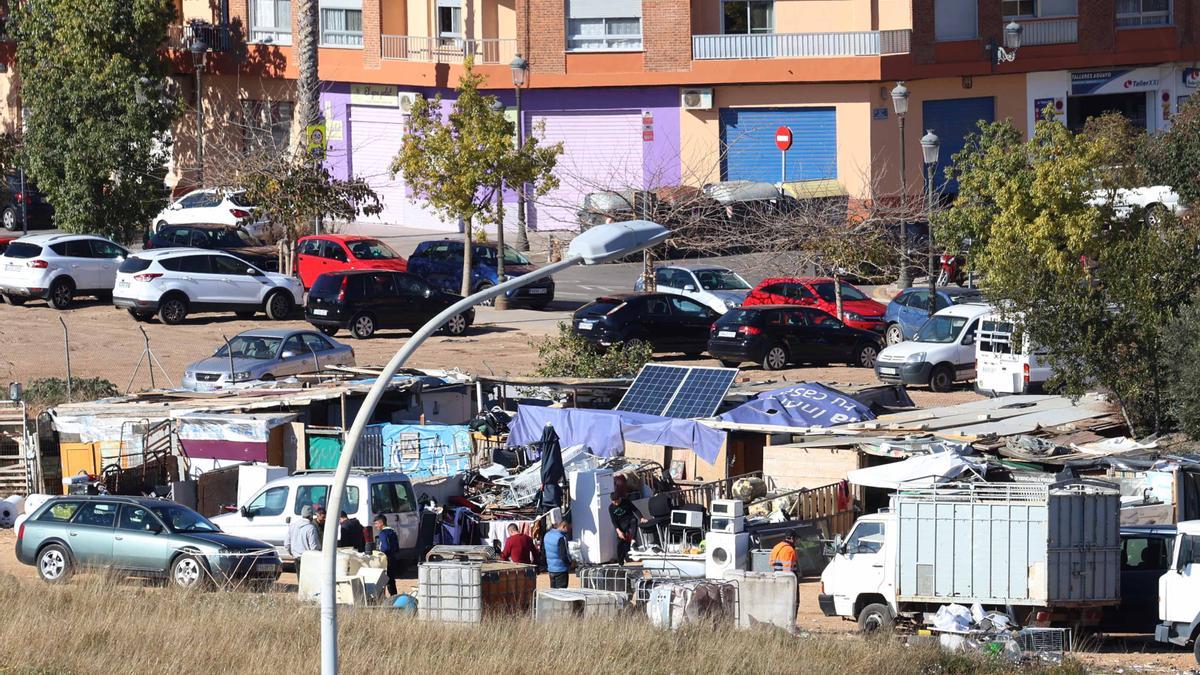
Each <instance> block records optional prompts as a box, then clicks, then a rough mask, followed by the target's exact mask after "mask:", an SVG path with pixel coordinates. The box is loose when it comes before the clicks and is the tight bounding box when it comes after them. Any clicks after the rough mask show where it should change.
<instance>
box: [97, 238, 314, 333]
mask: <svg viewBox="0 0 1200 675" xmlns="http://www.w3.org/2000/svg"><path fill="white" fill-rule="evenodd" d="M303 298H304V288H303V287H302V286H301V285H300V280H299V279H296V278H294V277H289V276H284V275H282V274H276V273H274V272H264V271H262V270H260V269H258V268H257V267H255V266H254V265H251V264H250V263H248V262H246V261H245V260H242V259H240V258H235V257H234V256H232V255H229V254H228V253H221V252H219V251H206V250H204V249H199V248H162V249H154V250H152V251H142V252H141V253H138V254H137V255H135V256H131V257H129V258H128V259H127V260H125V262H123V263H121V268H120V270H118V272H117V284H116V287H115V288H114V289H113V304H114V305H116V306H117V307H121V308H124V309H126V310H128V311H129V313H130V315H132V316H133V318H135V319H137V320H138V321H147V320H149V319H150V317H151V316H154V315H155V314H158V318H159V320H160V321H162V322H163V323H165V324H167V325H171V326H173V325H175V324H178V323H180V322H182V321H183V319H184V318H185V317H186V316H187V315H188V314H189V313H192V312H234V313H236V314H237V315H238V316H239V317H241V318H250V317H252V316H254V313H255V312H257V311H260V310H262V311H264V312H266V313H267V316H268V317H270V318H272V319H275V320H282V319H286V318H288V315H290V314H291V313H292V310H293V309H295V308H296V307H297V306H299V305H301V304H303Z"/></svg>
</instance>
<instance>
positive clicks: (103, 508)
mask: <svg viewBox="0 0 1200 675" xmlns="http://www.w3.org/2000/svg"><path fill="white" fill-rule="evenodd" d="M116 521H117V505H116V504H109V503H107V502H88V503H87V504H84V505H83V508H81V509H79V512H78V513H76V514H75V518H73V519H72V520H71V522H72V523H73V524H75V525H92V526H94V527H112V526H113V523H115V522H116Z"/></svg>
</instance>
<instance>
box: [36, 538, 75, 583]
mask: <svg viewBox="0 0 1200 675" xmlns="http://www.w3.org/2000/svg"><path fill="white" fill-rule="evenodd" d="M37 571H38V576H39V577H41V579H42V581H45V582H46V583H48V584H62V583H66V582H67V581H68V580H70V578H71V575H72V574H74V573H75V566H74V565H73V564H72V563H71V554H70V553H67V549H65V548H63V547H62V546H60V545H59V544H50V545H49V546H47V547H46V548H44V549H42V551H41V553H38V557H37Z"/></svg>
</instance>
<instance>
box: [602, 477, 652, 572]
mask: <svg viewBox="0 0 1200 675" xmlns="http://www.w3.org/2000/svg"><path fill="white" fill-rule="evenodd" d="M608 516H609V517H610V518H612V523H613V527H615V528H616V529H617V562H618V563H619V564H621V565H624V564H625V561H626V559H628V557H629V548H630V547H631V546H633V538H634V537H636V536H637V531H638V523H640V522H645V521H646V519H645V518H643V517H642V512H641V511H639V510H638V507H636V506H634V505H633V502H631V501H629V498H628V497H626V496H624V495H623V494H622V493H620V492H614V493H612V501H611V502H610V503H609V505H608Z"/></svg>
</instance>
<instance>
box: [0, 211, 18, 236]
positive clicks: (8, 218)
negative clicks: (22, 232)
mask: <svg viewBox="0 0 1200 675" xmlns="http://www.w3.org/2000/svg"><path fill="white" fill-rule="evenodd" d="M0 221H2V222H3V223H4V229H6V230H8V231H9V232H13V231H15V230H16V229H17V209H16V208H15V207H12V206H10V207H8V208H6V209H4V215H3V216H0Z"/></svg>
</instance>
